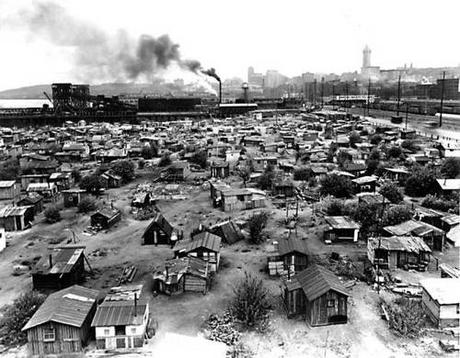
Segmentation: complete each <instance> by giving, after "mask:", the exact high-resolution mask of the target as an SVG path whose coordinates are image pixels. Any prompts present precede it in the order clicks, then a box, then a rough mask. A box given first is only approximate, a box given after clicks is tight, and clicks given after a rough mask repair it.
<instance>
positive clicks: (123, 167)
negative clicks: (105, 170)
mask: <svg viewBox="0 0 460 358" xmlns="http://www.w3.org/2000/svg"><path fill="white" fill-rule="evenodd" d="M111 169H112V171H113V172H114V173H115V174H116V175H119V176H120V177H121V179H122V180H123V182H124V183H128V182H129V181H131V180H133V179H134V177H135V174H134V163H133V162H131V161H130V160H120V161H118V162H115V163H114V164H113V165H112V167H111Z"/></svg>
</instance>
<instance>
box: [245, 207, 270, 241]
mask: <svg viewBox="0 0 460 358" xmlns="http://www.w3.org/2000/svg"><path fill="white" fill-rule="evenodd" d="M268 216H269V215H268V213H267V212H266V211H262V212H260V213H258V214H253V215H252V216H251V217H250V218H249V220H248V228H249V240H250V241H251V242H252V243H253V244H258V243H260V242H262V241H263V238H264V236H263V230H264V229H265V226H266V225H267V221H268Z"/></svg>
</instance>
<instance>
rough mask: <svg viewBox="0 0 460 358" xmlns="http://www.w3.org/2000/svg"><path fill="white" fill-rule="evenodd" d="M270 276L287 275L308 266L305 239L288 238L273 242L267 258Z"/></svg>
mask: <svg viewBox="0 0 460 358" xmlns="http://www.w3.org/2000/svg"><path fill="white" fill-rule="evenodd" d="M267 261H268V273H269V275H270V276H277V275H281V276H288V277H290V275H293V274H294V273H297V272H300V271H302V270H304V269H306V268H307V266H308V249H307V245H306V243H305V241H303V240H299V239H295V238H288V239H281V240H278V241H274V242H273V251H272V252H271V253H270V254H269V256H268V258H267Z"/></svg>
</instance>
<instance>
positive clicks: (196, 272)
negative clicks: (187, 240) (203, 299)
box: [153, 256, 210, 295]
mask: <svg viewBox="0 0 460 358" xmlns="http://www.w3.org/2000/svg"><path fill="white" fill-rule="evenodd" d="M209 284H210V270H209V264H208V262H207V261H204V260H202V259H199V258H196V257H191V256H188V257H182V258H176V259H172V260H168V261H166V263H165V269H164V270H160V271H156V272H154V273H153V290H154V291H158V292H162V293H165V294H167V295H177V294H180V293H182V292H201V293H203V294H206V293H207V292H208V289H209Z"/></svg>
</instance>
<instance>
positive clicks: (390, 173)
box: [383, 168, 411, 185]
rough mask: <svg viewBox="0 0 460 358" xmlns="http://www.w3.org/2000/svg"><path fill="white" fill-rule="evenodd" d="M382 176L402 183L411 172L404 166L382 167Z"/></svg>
mask: <svg viewBox="0 0 460 358" xmlns="http://www.w3.org/2000/svg"><path fill="white" fill-rule="evenodd" d="M383 173H384V174H383V175H384V177H386V178H388V179H390V180H392V181H395V182H397V183H398V184H399V185H404V183H405V182H406V180H407V178H409V177H410V175H411V173H410V172H409V171H408V170H407V169H406V168H383Z"/></svg>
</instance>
